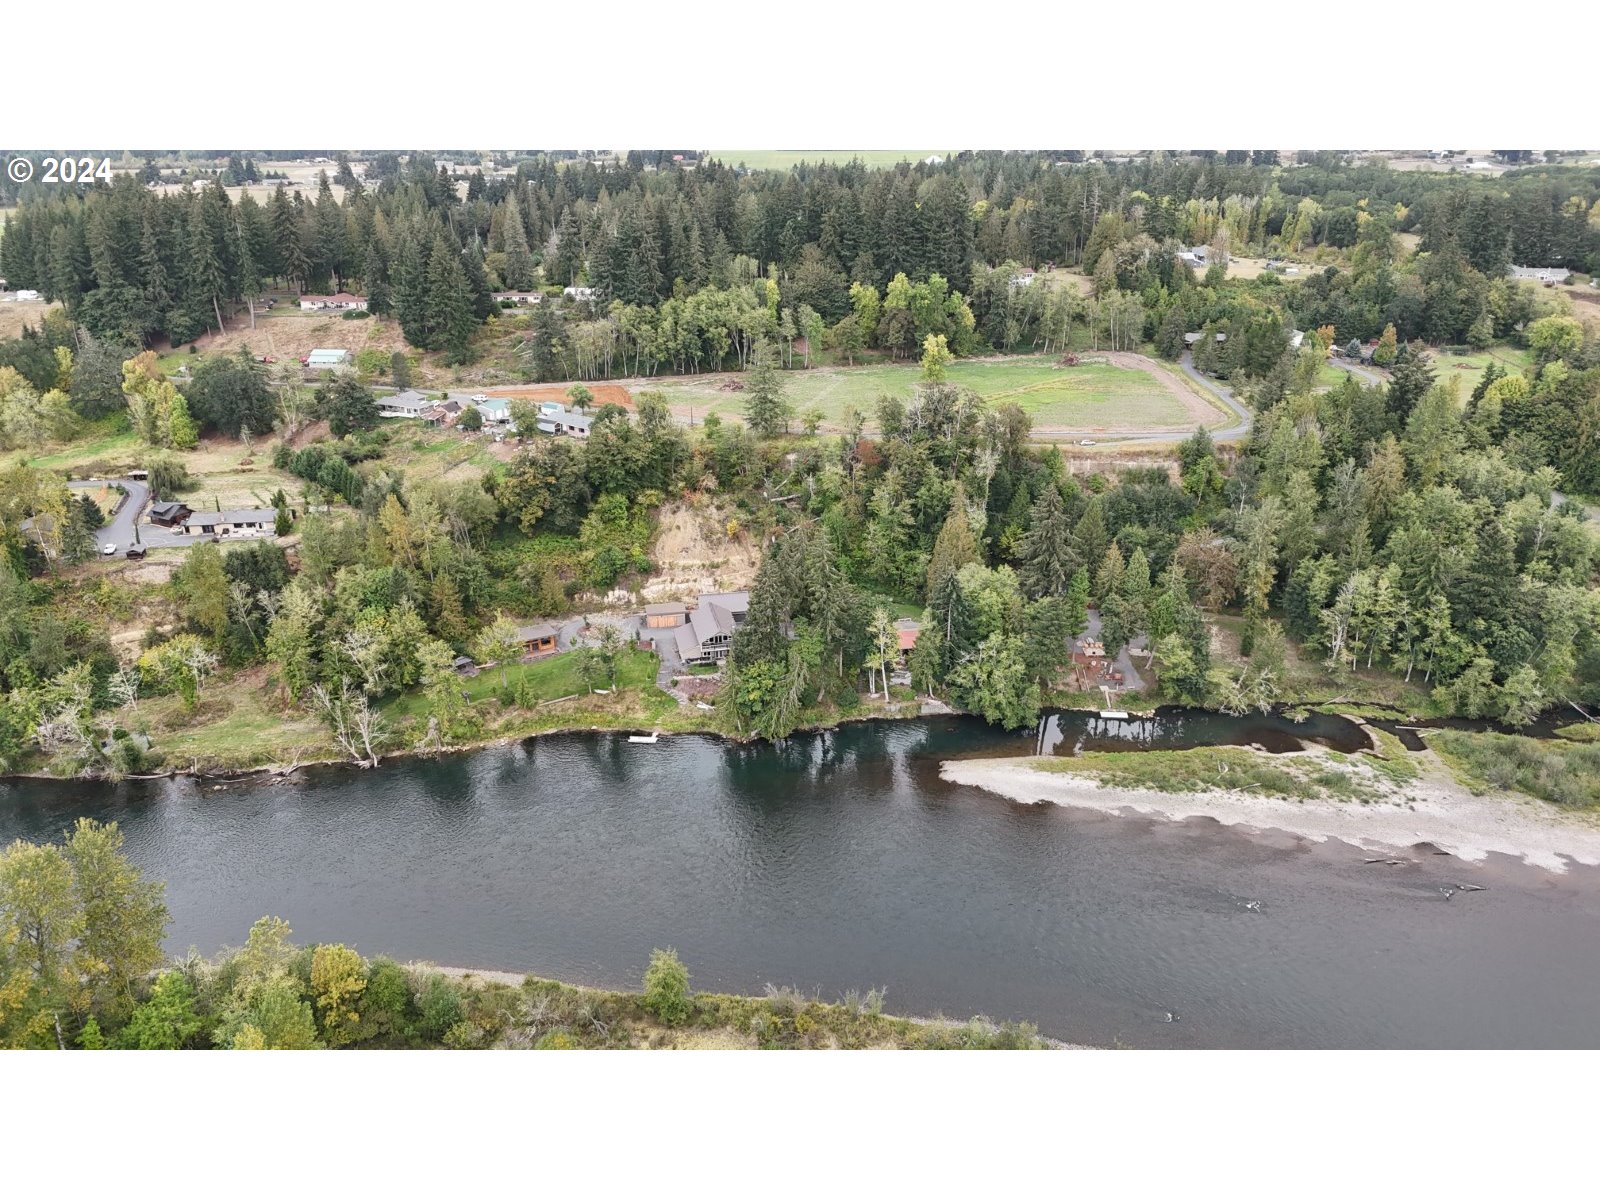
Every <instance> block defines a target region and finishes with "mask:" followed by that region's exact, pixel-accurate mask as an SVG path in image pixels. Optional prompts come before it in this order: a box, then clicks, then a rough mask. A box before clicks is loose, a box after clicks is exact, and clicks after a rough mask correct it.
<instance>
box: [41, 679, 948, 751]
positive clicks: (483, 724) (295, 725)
mask: <svg viewBox="0 0 1600 1200" xmlns="http://www.w3.org/2000/svg"><path fill="white" fill-rule="evenodd" d="M657 666H658V660H657V658H656V656H655V655H654V654H652V653H650V652H649V651H646V650H638V649H629V650H627V651H625V652H624V653H623V654H622V656H621V657H620V658H619V660H618V668H617V678H616V687H615V688H610V687H607V688H606V691H605V694H601V693H598V692H590V691H589V690H588V687H587V685H585V684H584V682H583V681H582V680H581V679H580V678H579V675H578V658H577V656H576V655H574V654H571V653H565V654H557V655H551V656H549V657H547V658H541V659H538V660H535V661H534V662H528V663H521V662H519V663H513V664H510V665H508V666H507V668H506V670H505V673H504V679H503V681H502V674H501V671H500V669H499V668H498V667H492V668H489V669H487V670H484V671H481V672H479V674H478V675H476V676H474V677H471V678H463V679H462V680H461V684H460V686H461V691H462V692H463V693H465V695H466V696H467V698H468V706H467V717H466V720H465V721H464V722H463V724H462V725H460V726H458V727H457V732H458V736H457V737H456V738H455V739H453V741H452V743H451V745H450V746H449V747H447V748H448V749H465V748H468V747H471V746H474V745H481V744H485V743H489V742H495V741H501V740H504V739H508V738H519V737H529V736H532V735H534V734H540V733H553V732H557V731H560V730H566V729H585V730H587V729H610V730H648V729H654V730H659V731H661V732H664V733H726V732H728V731H729V723H728V721H727V720H726V718H725V717H724V715H723V714H722V712H721V711H720V710H719V709H717V708H712V709H711V710H709V711H708V710H706V709H702V708H697V707H695V706H694V705H680V704H678V702H677V701H676V700H675V699H674V698H673V697H671V696H669V695H667V694H666V693H665V692H663V691H662V690H661V689H660V688H658V687H656V682H655V680H656V670H657ZM380 707H381V712H382V715H383V718H384V720H385V722H386V723H387V726H388V734H387V737H386V740H385V746H386V753H388V754H391V755H393V754H396V753H403V752H405V751H408V750H411V749H414V748H416V747H417V746H418V744H419V743H420V742H421V741H422V739H423V738H424V736H425V735H426V733H427V728H428V716H429V713H430V711H431V709H432V705H431V704H430V702H429V700H428V698H427V697H426V696H425V695H423V694H422V693H421V692H420V691H411V692H406V693H403V694H401V695H399V696H395V697H393V698H391V699H389V700H386V701H384V702H383V703H382V705H381V706H380ZM919 710H920V702H919V701H918V700H917V699H916V698H915V697H914V696H913V695H912V694H911V692H910V691H909V690H908V689H905V688H895V689H893V695H892V696H891V698H890V699H889V700H887V701H886V700H883V699H881V698H871V697H863V698H862V700H861V703H860V704H859V705H858V706H857V707H856V708H854V709H851V710H845V709H841V708H839V707H837V706H834V705H824V706H822V707H813V708H808V709H806V710H804V712H803V713H802V714H801V720H800V724H801V726H802V727H819V726H829V725H834V724H837V723H838V722H840V721H841V720H854V719H863V718H867V717H906V716H915V715H916V714H917V712H918V711H919ZM128 725H129V727H130V728H132V729H133V730H135V731H137V732H140V733H144V734H146V735H148V736H149V737H150V739H151V743H152V749H153V750H154V751H155V752H157V753H159V754H161V755H162V756H163V760H162V767H163V769H175V770H200V771H232V770H248V769H252V768H257V767H264V766H270V765H283V764H288V763H293V762H302V763H306V762H317V761H325V760H330V759H339V758H341V757H342V755H341V754H340V752H339V750H338V747H337V746H335V745H334V743H333V740H332V738H331V737H330V736H329V734H328V732H327V730H326V728H325V727H324V726H323V725H322V723H321V722H320V721H318V720H317V719H316V718H315V717H314V716H312V715H311V714H310V713H308V712H307V711H306V710H305V709H303V708H298V707H294V706H292V705H290V704H288V703H287V701H286V700H285V699H284V698H283V697H282V696H281V695H280V694H279V690H278V688H277V686H276V684H275V683H274V682H273V681H272V679H271V678H270V676H269V674H268V672H267V670H266V669H265V668H259V667H258V668H253V669H251V670H248V671H241V672H238V673H237V674H234V675H231V676H228V675H224V676H221V677H218V678H217V679H215V680H213V681H211V683H209V684H208V685H207V687H206V690H205V692H204V693H203V694H202V696H201V698H200V700H199V702H198V703H197V704H196V705H195V706H194V707H193V708H192V709H190V708H185V707H184V705H183V703H182V701H181V700H180V699H179V698H178V697H177V696H160V697H154V698H150V699H145V700H141V701H139V706H138V709H137V711H136V712H135V713H134V714H132V715H131V719H130V720H129V721H128ZM42 765H43V764H42V763H36V764H33V766H34V767H35V768H41V767H42Z"/></svg>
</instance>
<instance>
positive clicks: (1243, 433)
mask: <svg viewBox="0 0 1600 1200" xmlns="http://www.w3.org/2000/svg"><path fill="white" fill-rule="evenodd" d="M1178 369H1179V370H1180V371H1182V372H1183V373H1184V374H1185V375H1187V376H1188V377H1189V378H1190V379H1192V380H1194V381H1195V382H1196V383H1198V384H1199V385H1200V386H1201V387H1203V388H1205V389H1206V391H1208V392H1210V393H1211V394H1212V395H1213V396H1215V397H1216V398H1217V399H1218V400H1221V401H1222V403H1223V406H1224V407H1225V408H1226V409H1227V410H1228V411H1229V412H1231V413H1232V414H1233V415H1234V417H1235V420H1234V423H1233V424H1232V425H1229V426H1228V427H1227V428H1226V429H1215V430H1212V432H1211V440H1212V441H1214V442H1238V441H1242V440H1244V439H1245V438H1246V437H1248V436H1249V435H1250V427H1251V426H1252V425H1254V424H1255V417H1254V415H1253V414H1252V413H1251V412H1250V410H1249V409H1248V408H1246V407H1245V406H1244V405H1243V404H1241V403H1240V402H1239V401H1238V400H1236V399H1235V398H1234V395H1233V389H1232V388H1226V387H1223V386H1222V384H1220V383H1218V382H1217V381H1216V380H1215V379H1213V378H1211V376H1209V375H1206V374H1203V373H1202V372H1200V371H1197V370H1195V369H1194V355H1192V354H1191V353H1189V351H1187V350H1185V351H1184V352H1183V357H1182V358H1180V359H1179V360H1178ZM1141 440H1146V439H1141Z"/></svg>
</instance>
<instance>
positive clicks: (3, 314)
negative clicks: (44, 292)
mask: <svg viewBox="0 0 1600 1200" xmlns="http://www.w3.org/2000/svg"><path fill="white" fill-rule="evenodd" d="M57 307H59V306H58V305H57V304H56V303H55V302H54V301H51V300H6V301H4V302H0V339H8V338H14V337H20V336H22V327H23V326H24V325H28V326H31V327H32V328H34V329H37V328H39V326H40V325H41V324H43V322H44V315H45V313H47V312H49V311H50V310H51V309H52V308H57Z"/></svg>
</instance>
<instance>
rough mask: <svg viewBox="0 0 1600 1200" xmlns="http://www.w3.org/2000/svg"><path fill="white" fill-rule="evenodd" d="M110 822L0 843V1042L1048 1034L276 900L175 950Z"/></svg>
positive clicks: (484, 1044)
mask: <svg viewBox="0 0 1600 1200" xmlns="http://www.w3.org/2000/svg"><path fill="white" fill-rule="evenodd" d="M121 847H122V837H121V834H120V832H119V831H118V829H117V826H116V825H115V824H114V823H113V824H109V825H100V824H97V823H95V822H93V821H88V820H80V821H79V822H78V824H77V825H76V826H75V827H74V828H73V830H71V831H70V833H69V834H68V836H67V838H66V839H65V841H64V843H63V844H61V845H54V844H46V845H34V844H31V843H27V842H21V841H19V842H15V843H13V844H12V845H11V846H9V847H7V848H5V849H4V850H3V851H0V1045H4V1046H6V1047H10V1048H28V1049H45V1048H52V1049H62V1050H65V1049H73V1048H81V1049H86V1050H101V1049H116V1050H202V1049H232V1050H315V1049H345V1048H348V1049H428V1048H436V1047H444V1048H448V1049H454V1050H474V1049H490V1048H503V1049H536V1050H571V1049H669V1048H670V1049H677V1048H682V1049H693V1048H702V1047H705V1048H718V1049H726V1048H750V1049H756V1048H760V1049H880V1048H882V1049H895V1048H900V1049H974V1050H978V1049H1041V1048H1044V1047H1045V1046H1046V1045H1047V1043H1046V1042H1045V1041H1044V1040H1043V1039H1041V1038H1040V1037H1039V1035H1038V1032H1037V1030H1036V1029H1034V1028H1033V1027H1032V1026H1031V1025H1026V1024H1012V1023H995V1022H992V1021H989V1020H988V1019H986V1018H983V1017H978V1018H974V1019H973V1020H971V1021H967V1022H952V1021H945V1020H932V1021H920V1020H910V1019H907V1018H903V1017H894V1016H888V1015H885V1014H884V1012H883V1000H884V995H883V992H882V991H869V992H867V993H865V994H859V993H854V992H852V993H850V994H848V995H846V996H844V997H842V998H841V999H840V1000H839V1001H838V1002H837V1003H824V1002H823V1001H821V1000H819V999H818V998H816V997H814V996H810V997H808V996H805V995H803V994H801V993H799V992H798V991H796V990H795V989H793V988H786V987H771V986H769V987H768V989H767V993H766V995H765V996H760V997H750V996H727V995H718V994H710V993H697V992H695V991H693V990H692V989H691V987H690V978H689V972H688V969H687V968H686V967H685V966H684V964H683V963H682V961H681V960H680V959H679V958H678V956H677V955H676V954H675V953H674V952H673V951H671V950H657V951H655V952H654V953H653V954H652V956H651V959H650V963H649V965H648V967H647V968H646V970H645V973H644V978H643V984H642V990H641V991H640V992H638V993H633V992H610V991H601V990H598V989H593V988H580V987H573V986H570V985H567V984H563V983H557V982H555V981H553V980H547V979H535V978H533V977H531V976H529V977H527V978H524V979H522V980H520V981H519V982H508V981H507V978H506V977H505V976H504V975H503V974H500V973H495V972H490V973H487V974H486V975H485V976H479V975H475V974H473V973H470V972H460V971H442V970H439V969H436V968H433V967H429V966H425V965H421V964H412V965H407V966H402V965H401V964H399V963H396V962H394V961H393V960H390V959H384V958H376V959H371V960H369V959H366V958H363V957H362V956H361V955H359V954H358V953H356V951H354V950H353V949H351V948H350V947H348V946H343V945H338V944H319V945H315V946H296V945H295V944H294V943H293V942H291V941H290V940H289V939H290V933H291V931H290V928H289V926H288V924H287V923H286V922H284V921H282V920H280V919H278V918H275V917H264V918H262V919H261V920H260V921H257V922H256V923H255V925H254V926H252V927H251V929H250V932H249V936H248V938H247V939H246V940H245V943H244V945H243V946H242V947H240V948H239V949H237V950H233V951H229V952H227V953H224V954H222V955H220V956H218V957H216V958H211V959H205V958H201V957H198V956H196V955H194V954H192V953H191V954H190V955H189V956H188V957H186V958H184V959H182V960H180V961H178V962H175V963H167V962H164V961H163V955H162V953H161V940H162V937H163V936H164V934H165V932H166V927H167V921H168V917H167V910H166V907H165V905H164V903H163V902H162V892H163V887H162V885H161V884H160V883H156V882H152V881H148V880H146V879H144V878H143V876H142V873H141V872H140V871H139V870H138V869H137V868H136V867H134V866H132V865H131V864H130V863H129V862H128V860H127V859H126V858H125V857H124V856H123V854H122V852H121Z"/></svg>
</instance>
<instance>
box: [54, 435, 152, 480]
mask: <svg viewBox="0 0 1600 1200" xmlns="http://www.w3.org/2000/svg"><path fill="white" fill-rule="evenodd" d="M138 452H139V439H138V438H137V437H136V436H135V435H134V434H133V432H132V431H131V430H124V431H121V432H116V433H99V432H91V433H89V434H88V435H87V436H86V438H85V439H84V440H83V441H78V442H74V443H73V444H72V445H70V446H67V447H65V448H63V449H61V450H55V451H52V452H51V453H49V454H40V455H36V456H34V457H33V458H30V459H29V460H28V465H29V466H30V467H34V468H36V469H38V470H41V471H60V470H64V469H68V468H72V467H78V466H82V465H84V464H85V463H92V462H95V461H97V460H99V459H102V458H103V459H110V460H113V461H116V462H121V461H122V460H124V459H130V460H131V459H133V458H135V457H137V455H138Z"/></svg>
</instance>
